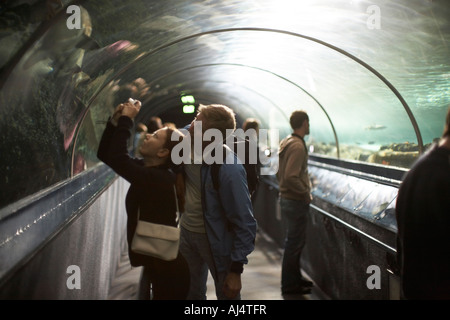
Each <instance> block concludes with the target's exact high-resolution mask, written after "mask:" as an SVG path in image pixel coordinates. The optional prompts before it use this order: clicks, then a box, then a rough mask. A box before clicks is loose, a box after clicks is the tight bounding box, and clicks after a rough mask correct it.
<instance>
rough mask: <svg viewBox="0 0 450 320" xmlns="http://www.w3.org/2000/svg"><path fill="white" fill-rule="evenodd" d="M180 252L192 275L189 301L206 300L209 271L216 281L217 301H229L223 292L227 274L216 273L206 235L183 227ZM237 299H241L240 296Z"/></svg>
mask: <svg viewBox="0 0 450 320" xmlns="http://www.w3.org/2000/svg"><path fill="white" fill-rule="evenodd" d="M180 252H181V254H182V255H183V256H184V258H185V259H186V261H187V263H188V265H189V271H190V274H191V283H190V288H189V293H188V296H187V300H206V282H207V281H208V269H209V270H210V272H211V275H212V277H213V279H214V285H215V288H216V296H217V299H218V300H226V299H228V298H226V297H225V295H224V294H223V292H222V288H223V284H224V282H225V277H226V276H227V273H226V272H221V273H219V274H217V273H216V267H215V263H214V258H213V256H212V254H211V248H210V246H209V242H208V237H207V235H206V234H205V233H197V232H191V231H189V230H187V229H185V228H183V227H181V236H180ZM236 299H240V295H238V297H236Z"/></svg>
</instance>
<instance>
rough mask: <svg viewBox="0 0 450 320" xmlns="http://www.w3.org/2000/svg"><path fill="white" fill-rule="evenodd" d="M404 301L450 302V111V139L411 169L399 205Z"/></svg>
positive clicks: (449, 127)
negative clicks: (431, 300) (440, 300)
mask: <svg viewBox="0 0 450 320" xmlns="http://www.w3.org/2000/svg"><path fill="white" fill-rule="evenodd" d="M395 210H396V218H397V227H398V232H397V261H398V265H399V270H400V282H401V289H402V298H403V299H421V300H424V299H433V300H437V299H445V300H448V299H450V108H449V109H448V110H447V117H446V123H445V129H444V133H443V135H442V138H441V140H440V142H439V143H437V144H435V145H434V146H433V147H432V148H431V149H430V150H429V151H427V153H426V154H425V155H423V156H422V157H421V158H420V159H419V160H417V162H416V163H415V164H414V165H413V166H412V167H411V169H410V170H409V171H408V173H407V174H406V176H405V177H404V179H403V181H402V183H401V185H400V188H399V191H398V196H397V201H396V208H395Z"/></svg>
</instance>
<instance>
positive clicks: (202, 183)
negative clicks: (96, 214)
mask: <svg viewBox="0 0 450 320" xmlns="http://www.w3.org/2000/svg"><path fill="white" fill-rule="evenodd" d="M188 128H189V133H190V137H191V144H192V152H191V161H190V163H187V164H185V165H184V177H185V182H184V183H185V206H184V208H185V210H184V212H183V215H182V218H181V243H180V251H181V253H182V254H183V256H184V257H185V258H186V260H187V262H188V264H189V269H190V273H191V287H190V290H189V294H188V299H191V300H205V299H206V283H207V278H208V269H209V270H210V272H211V275H212V276H213V278H214V284H215V288H216V296H217V298H218V299H219V300H223V299H240V290H241V287H242V283H241V273H242V272H243V265H244V264H247V263H248V260H247V256H248V255H249V254H250V253H251V252H252V251H253V249H254V245H255V236H256V220H255V218H254V217H253V209H252V203H251V200H250V194H249V191H248V186H247V179H246V172H245V169H244V166H243V165H242V164H241V163H240V162H239V160H238V159H237V156H236V155H235V154H234V153H233V152H232V150H231V149H230V148H228V147H227V146H223V142H224V140H225V137H226V136H227V133H231V132H232V131H234V130H235V129H236V120H235V116H234V112H233V111H232V110H231V109H230V108H228V107H226V106H223V105H207V106H204V105H200V107H199V109H198V113H197V117H196V118H195V119H194V120H193V121H192V123H191V125H190V126H188ZM208 129H215V132H216V133H217V132H220V134H221V136H222V137H223V139H222V140H220V141H219V144H220V149H221V150H222V151H223V152H224V155H223V156H219V157H218V158H216V160H217V159H220V160H222V161H223V164H222V165H221V167H220V170H219V182H220V188H219V189H218V190H216V189H215V188H214V187H213V182H212V177H211V166H210V165H209V164H211V162H210V161H209V160H208V157H209V159H211V156H212V152H214V151H212V150H216V151H217V150H220V149H218V148H215V149H212V148H211V146H213V144H212V142H211V141H208V140H212V139H209V138H208V135H207V134H205V133H207V131H208ZM210 132H211V131H210ZM213 142H215V143H217V141H213ZM216 146H218V145H217V144H216ZM208 163H209V164H208Z"/></svg>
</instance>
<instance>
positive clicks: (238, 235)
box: [219, 164, 257, 298]
mask: <svg viewBox="0 0 450 320" xmlns="http://www.w3.org/2000/svg"><path fill="white" fill-rule="evenodd" d="M223 169H224V170H223ZM219 179H220V186H221V187H220V190H219V192H220V198H221V199H226V200H224V201H222V206H223V208H224V211H225V215H226V217H227V220H228V222H229V224H230V226H231V227H232V229H233V233H234V242H233V248H232V252H231V265H230V269H229V271H230V272H229V273H228V275H227V277H226V279H225V284H224V288H223V290H224V293H225V294H226V295H227V297H229V298H234V297H235V296H236V295H237V294H238V293H239V292H240V290H241V273H242V272H243V266H244V264H246V263H248V259H247V256H248V255H249V254H250V253H251V252H252V251H253V250H254V248H255V237H256V228H257V224H256V220H255V218H254V216H253V209H252V203H251V200H250V195H249V192H248V187H247V179H246V173H245V169H244V166H243V165H241V164H222V167H221V169H220V171H219Z"/></svg>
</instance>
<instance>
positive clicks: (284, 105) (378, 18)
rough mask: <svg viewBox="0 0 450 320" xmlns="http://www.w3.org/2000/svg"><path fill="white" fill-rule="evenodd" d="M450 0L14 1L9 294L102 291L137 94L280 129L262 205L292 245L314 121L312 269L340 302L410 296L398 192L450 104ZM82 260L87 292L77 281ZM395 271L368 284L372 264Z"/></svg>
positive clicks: (2, 155) (0, 264)
mask: <svg viewBox="0 0 450 320" xmlns="http://www.w3.org/2000/svg"><path fill="white" fill-rule="evenodd" d="M449 17H450V3H449V2H448V1H445V0H435V1H429V0H408V1H407V0H400V1H393V0H392V1H390V0H372V1H366V0H338V1H336V0H334V1H333V0H307V1H295V0H280V1H273V0H258V1H257V0H246V1H235V0H232V1H217V0H211V1H207V0H205V1H200V0H199V1H181V0H167V1H151V0H134V1H119V0H96V1H89V0H85V1H69V0H61V1H59V0H56V1H55V0H53V1H48V0H47V1H44V0H34V1H33V0H21V1H9V0H6V1H2V2H1V3H0V114H1V116H0V179H1V182H0V297H1V298H13V299H41V298H44V299H104V298H106V296H107V293H108V288H109V285H110V283H111V281H112V279H113V278H114V276H115V274H114V272H115V269H114V266H115V265H116V264H117V261H118V259H119V256H120V252H121V251H122V250H123V248H124V246H125V244H126V234H125V233H126V232H125V224H126V213H125V205H124V198H125V194H126V190H127V187H128V183H127V182H126V181H125V180H123V179H121V178H118V176H117V175H116V174H115V173H114V172H113V171H112V170H111V169H110V168H109V167H107V166H106V165H105V164H103V163H102V162H101V161H99V159H98V158H97V148H98V145H99V141H100V137H101V134H102V132H103V129H104V127H105V124H106V121H107V120H108V117H109V116H110V115H111V114H112V112H113V110H114V108H115V106H117V105H118V104H119V103H121V102H124V101H126V100H127V99H128V98H129V97H132V98H134V99H139V100H140V101H142V110H141V112H140V113H139V115H138V116H137V118H136V120H135V121H136V122H144V123H145V122H147V121H148V119H149V118H150V117H151V116H159V117H161V118H162V119H163V121H165V122H173V123H174V124H175V125H176V126H178V127H184V126H185V125H186V124H188V123H190V122H191V121H192V119H193V118H194V116H195V111H196V110H197V108H198V106H199V104H212V103H220V104H224V105H227V106H229V107H231V108H232V109H233V110H234V111H235V113H236V119H237V122H238V127H240V126H241V125H242V123H243V121H244V120H245V119H246V118H249V117H253V118H257V119H258V120H259V121H260V122H261V128H263V129H267V130H268V131H269V133H270V135H269V139H268V141H267V143H266V144H265V145H263V146H262V147H263V148H264V150H266V154H267V155H268V158H267V159H266V160H267V161H266V163H265V167H266V169H268V170H267V172H266V174H265V175H263V176H261V183H260V185H259V190H258V193H257V198H256V200H255V203H254V214H255V217H256V219H257V222H258V226H259V229H260V230H261V231H262V232H264V233H265V234H267V235H268V236H269V237H270V238H271V239H273V241H274V242H275V243H277V244H278V245H279V246H280V248H282V246H283V239H284V234H283V228H282V226H283V221H282V219H281V216H280V212H279V204H278V184H277V179H276V177H275V173H276V171H277V149H278V143H279V141H280V140H281V139H282V138H284V137H285V136H287V135H288V134H290V133H291V128H290V126H289V116H290V114H291V113H292V112H293V111H294V110H300V109H301V110H305V111H306V112H307V113H308V115H309V119H310V127H311V129H310V131H311V132H310V134H309V135H308V136H307V137H306V143H307V146H308V149H309V155H310V158H309V173H310V177H311V181H312V184H313V197H314V200H313V202H312V204H311V210H310V215H309V219H310V224H309V227H308V236H307V245H306V248H305V253H304V254H303V255H302V266H303V268H304V271H305V272H306V273H307V274H308V275H309V276H310V277H311V279H313V280H314V282H315V283H316V285H317V286H318V287H320V289H321V290H322V291H323V292H324V294H325V295H326V296H327V297H329V298H331V299H396V298H398V296H399V288H398V274H397V270H396V259H395V255H396V240H395V237H396V231H397V225H396V221H395V200H396V195H397V191H398V187H399V185H400V183H401V180H402V177H403V176H404V174H405V173H406V172H408V169H409V168H410V167H411V166H412V164H413V163H414V162H415V161H416V160H417V159H418V157H419V156H420V155H421V154H423V153H424V152H426V150H427V149H428V148H429V147H430V145H431V144H432V143H433V142H435V141H436V139H438V138H439V137H440V136H441V134H442V131H443V125H444V121H443V119H444V117H445V113H446V111H447V108H448V106H449V105H450V95H449V90H450V86H449V83H450V47H449V46H450V19H449ZM69 266H79V267H80V268H81V269H82V270H83V272H84V273H83V280H82V281H83V283H82V286H83V290H69V289H68V288H67V285H66V281H67V276H68V271H67V270H68V267H69ZM370 266H378V267H379V268H380V270H381V288H378V289H375V290H374V289H373V288H372V289H370V288H368V286H367V283H366V280H367V278H368V276H369V274H368V273H367V269H368V267H370Z"/></svg>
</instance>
